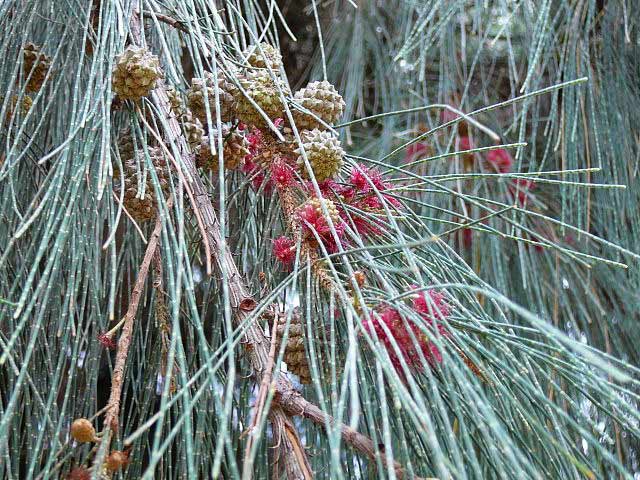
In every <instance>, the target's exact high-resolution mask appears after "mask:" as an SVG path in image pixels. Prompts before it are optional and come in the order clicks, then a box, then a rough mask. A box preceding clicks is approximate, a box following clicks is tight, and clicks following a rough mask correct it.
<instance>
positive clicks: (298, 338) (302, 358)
mask: <svg viewBox="0 0 640 480" xmlns="http://www.w3.org/2000/svg"><path fill="white" fill-rule="evenodd" d="M286 324H287V317H286V315H280V316H279V317H278V326H277V327H276V333H277V335H278V339H279V341H280V340H281V339H282V338H283V336H284V331H285V328H286ZM283 360H284V362H285V363H286V364H287V369H288V370H289V371H290V372H291V373H293V374H295V375H298V377H300V383H303V384H308V383H311V372H310V371H309V361H308V359H307V355H306V353H305V350H304V325H303V324H302V321H301V319H300V316H299V315H293V316H292V317H291V323H290V325H289V336H288V337H287V346H286V347H285V351H284V358H283Z"/></svg>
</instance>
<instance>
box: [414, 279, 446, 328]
mask: <svg viewBox="0 0 640 480" xmlns="http://www.w3.org/2000/svg"><path fill="white" fill-rule="evenodd" d="M413 288H417V287H416V286H415V285H414V286H413ZM427 297H429V298H428V299H427ZM413 309H414V310H415V311H416V312H418V313H420V314H422V315H424V316H426V317H428V318H435V319H438V320H442V319H443V318H445V317H448V316H449V315H450V314H451V307H450V306H449V304H448V303H447V302H446V301H445V297H444V294H443V293H442V292H437V291H435V290H427V291H426V292H425V291H421V292H419V293H418V294H417V296H415V297H414V298H413Z"/></svg>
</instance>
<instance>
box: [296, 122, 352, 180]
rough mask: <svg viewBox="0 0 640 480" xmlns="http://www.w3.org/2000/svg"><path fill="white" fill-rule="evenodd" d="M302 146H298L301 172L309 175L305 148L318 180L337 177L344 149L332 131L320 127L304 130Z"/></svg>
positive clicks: (301, 136) (301, 134)
mask: <svg viewBox="0 0 640 480" xmlns="http://www.w3.org/2000/svg"><path fill="white" fill-rule="evenodd" d="M300 139H301V140H302V148H301V147H298V149H297V150H296V153H297V154H298V166H299V169H300V173H301V174H302V175H303V176H305V177H308V173H307V169H306V168H305V164H304V156H303V149H304V152H306V155H307V159H308V160H309V164H310V165H311V169H312V170H313V174H314V176H315V177H316V180H317V181H318V182H322V181H324V180H327V179H329V178H333V177H335V176H336V175H337V174H338V172H339V171H340V167H342V164H343V158H344V150H343V149H342V146H341V145H340V140H338V139H337V138H336V137H335V136H334V135H332V134H331V133H330V132H323V131H321V130H318V129H314V130H304V131H302V132H301V133H300Z"/></svg>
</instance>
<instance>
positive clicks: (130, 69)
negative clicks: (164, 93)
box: [112, 45, 162, 100]
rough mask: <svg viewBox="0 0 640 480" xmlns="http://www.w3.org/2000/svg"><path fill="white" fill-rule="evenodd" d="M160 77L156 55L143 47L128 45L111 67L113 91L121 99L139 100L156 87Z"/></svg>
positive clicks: (160, 71) (160, 72)
mask: <svg viewBox="0 0 640 480" xmlns="http://www.w3.org/2000/svg"><path fill="white" fill-rule="evenodd" d="M160 78H162V70H161V69H160V61H159V60H158V57H157V56H155V55H153V54H152V53H151V52H149V51H148V50H147V49H146V48H144V47H135V46H132V45H130V46H129V47H127V49H126V50H125V51H124V53H123V54H122V55H120V56H119V57H118V59H117V62H116V66H115V67H114V69H113V79H112V82H113V91H114V92H115V93H116V94H117V95H118V96H119V97H120V98H121V99H122V100H140V99H141V98H142V97H146V96H147V95H149V93H150V92H151V90H153V89H154V88H156V84H157V82H158V80H159V79H160Z"/></svg>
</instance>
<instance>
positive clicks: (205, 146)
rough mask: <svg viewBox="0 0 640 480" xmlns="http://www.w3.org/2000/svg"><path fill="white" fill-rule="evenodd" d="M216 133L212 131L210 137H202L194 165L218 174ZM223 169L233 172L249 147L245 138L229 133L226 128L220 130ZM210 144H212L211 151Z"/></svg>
mask: <svg viewBox="0 0 640 480" xmlns="http://www.w3.org/2000/svg"><path fill="white" fill-rule="evenodd" d="M217 137H218V135H217V132H216V130H212V136H211V140H210V137H208V136H205V137H202V141H201V143H200V145H199V146H198V147H197V149H196V163H197V165H198V166H199V167H200V168H203V169H206V170H210V171H212V172H214V173H216V172H218V168H219V165H220V161H219V158H218V146H217V141H218V140H217ZM222 139H223V142H224V144H223V147H222V148H223V151H222V154H223V155H224V168H225V170H235V169H236V168H238V167H239V166H240V165H241V164H242V162H243V161H244V158H245V157H246V156H247V155H248V154H249V148H248V147H249V145H248V143H247V140H246V138H245V137H244V136H243V135H241V134H240V133H238V132H237V131H230V130H229V129H228V128H227V127H223V130H222ZM210 143H213V150H212V148H211V147H212V146H211V144H210Z"/></svg>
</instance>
